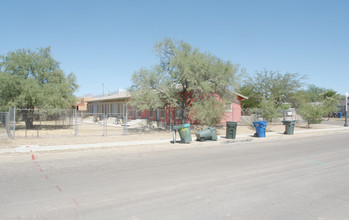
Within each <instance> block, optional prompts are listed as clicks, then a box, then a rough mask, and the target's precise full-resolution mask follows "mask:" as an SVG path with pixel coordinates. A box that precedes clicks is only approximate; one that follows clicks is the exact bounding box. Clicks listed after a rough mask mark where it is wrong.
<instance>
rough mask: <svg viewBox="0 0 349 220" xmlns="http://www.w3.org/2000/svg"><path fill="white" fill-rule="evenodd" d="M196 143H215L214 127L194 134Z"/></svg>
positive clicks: (215, 132) (215, 133)
mask: <svg viewBox="0 0 349 220" xmlns="http://www.w3.org/2000/svg"><path fill="white" fill-rule="evenodd" d="M195 135H196V139H197V140H198V141H206V140H212V141H217V131H216V128H214V127H208V128H206V129H204V130H201V131H198V132H196V133H195Z"/></svg>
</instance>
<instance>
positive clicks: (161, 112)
mask: <svg viewBox="0 0 349 220" xmlns="http://www.w3.org/2000/svg"><path fill="white" fill-rule="evenodd" d="M165 113H166V109H160V118H162V119H164V118H165Z"/></svg>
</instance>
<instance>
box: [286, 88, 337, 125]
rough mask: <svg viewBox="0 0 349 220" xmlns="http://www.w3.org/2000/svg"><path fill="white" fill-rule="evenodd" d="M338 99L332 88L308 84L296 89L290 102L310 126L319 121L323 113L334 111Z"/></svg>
mask: <svg viewBox="0 0 349 220" xmlns="http://www.w3.org/2000/svg"><path fill="white" fill-rule="evenodd" d="M340 99H341V96H340V95H339V94H337V92H336V91H334V90H331V89H325V88H320V87H317V86H314V85H310V86H309V87H308V89H307V90H301V91H298V92H297V93H296V94H295V95H294V98H293V101H292V103H293V104H294V106H295V107H297V108H298V114H300V115H301V116H302V118H303V119H304V120H306V121H307V123H308V126H310V124H318V123H320V122H321V121H322V116H323V115H328V113H331V112H336V111H337V110H338V109H337V105H338V104H339V102H340Z"/></svg>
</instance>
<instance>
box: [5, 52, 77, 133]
mask: <svg viewBox="0 0 349 220" xmlns="http://www.w3.org/2000/svg"><path fill="white" fill-rule="evenodd" d="M0 79H1V82H2V83H1V84H0V96H1V101H0V108H2V109H3V110H4V109H6V108H8V106H13V107H17V108H19V109H31V112H32V111H33V109H34V108H52V109H55V108H70V107H71V106H72V104H73V103H74V102H75V96H74V95H73V94H74V92H75V91H76V90H77V88H78V85H77V83H76V77H75V75H74V74H73V73H70V74H69V75H67V76H66V75H65V74H64V72H63V70H62V69H61V68H60V66H59V62H57V61H56V60H54V59H53V58H52V56H51V50H50V48H49V47H48V48H40V49H37V50H35V51H32V50H30V49H20V50H16V51H14V52H9V53H8V54H7V55H6V56H1V57H0ZM26 126H27V128H31V127H33V120H32V116H29V117H28V118H27V119H26Z"/></svg>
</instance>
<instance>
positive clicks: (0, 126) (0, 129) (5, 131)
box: [0, 112, 12, 138]
mask: <svg viewBox="0 0 349 220" xmlns="http://www.w3.org/2000/svg"><path fill="white" fill-rule="evenodd" d="M8 136H9V137H11V136H12V134H11V132H10V113H9V112H0V138H3V137H5V138H6V137H8Z"/></svg>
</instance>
